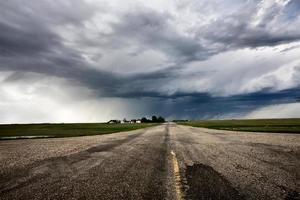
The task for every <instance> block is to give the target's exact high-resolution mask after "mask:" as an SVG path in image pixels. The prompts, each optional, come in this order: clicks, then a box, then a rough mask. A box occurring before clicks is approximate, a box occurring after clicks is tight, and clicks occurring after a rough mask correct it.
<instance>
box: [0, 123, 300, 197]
mask: <svg viewBox="0 0 300 200" xmlns="http://www.w3.org/2000/svg"><path fill="white" fill-rule="evenodd" d="M299 167H300V135H297V134H275V133H274V134H273V133H244V132H243V133H241V132H228V131H218V130H209V129H202V128H193V127H187V126H179V125H176V124H172V123H170V124H164V125H161V126H157V127H151V128H146V129H140V130H135V131H130V132H123V133H116V134H110V135H102V136H88V137H76V138H55V139H34V140H31V139H28V140H14V141H0V199H1V200H2V199H300V197H299V188H300V176H299V175H300V170H299Z"/></svg>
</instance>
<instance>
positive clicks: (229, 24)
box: [199, 0, 300, 49]
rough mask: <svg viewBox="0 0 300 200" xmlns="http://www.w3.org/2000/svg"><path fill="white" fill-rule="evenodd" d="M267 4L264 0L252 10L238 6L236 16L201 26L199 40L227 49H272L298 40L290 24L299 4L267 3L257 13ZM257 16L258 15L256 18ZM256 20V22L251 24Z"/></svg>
mask: <svg viewBox="0 0 300 200" xmlns="http://www.w3.org/2000/svg"><path fill="white" fill-rule="evenodd" d="M249 2H251V1H249ZM249 2H248V3H249ZM267 4H268V1H261V2H260V4H256V6H255V7H253V9H247V7H242V8H241V10H240V12H238V13H234V14H232V15H228V16H225V17H223V18H220V19H217V20H215V21H213V22H212V23H210V24H208V25H206V26H204V27H202V28H201V29H200V30H199V37H204V38H206V39H207V40H208V41H210V42H211V43H212V44H215V43H218V44H222V45H224V46H225V47H226V48H227V49H230V48H244V47H250V48H255V47H262V46H276V45H279V44H285V43H290V42H293V41H299V40H300V32H299V30H295V29H294V25H293V22H295V21H296V20H297V18H298V17H299V15H300V14H299V13H300V9H299V8H300V3H299V1H298V0H291V1H289V3H288V4H287V5H286V6H283V5H280V4H279V3H277V4H276V3H274V2H273V4H271V2H269V4H270V6H269V7H268V8H265V10H262V11H261V12H262V13H260V9H263V8H262V6H263V5H267ZM246 5H248V4H246ZM258 13H260V15H261V16H257V15H258ZM256 17H257V18H258V19H256V21H255V20H254V21H253V19H255V18H256ZM283 27H284V28H283Z"/></svg>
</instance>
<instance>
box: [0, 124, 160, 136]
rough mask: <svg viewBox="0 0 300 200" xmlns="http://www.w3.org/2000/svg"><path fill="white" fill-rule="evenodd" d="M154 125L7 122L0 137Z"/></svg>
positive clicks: (76, 133) (111, 130)
mask: <svg viewBox="0 0 300 200" xmlns="http://www.w3.org/2000/svg"><path fill="white" fill-rule="evenodd" d="M155 125H158V124H155V123H142V124H107V123H74V124H7V125H0V138H4V137H19V136H47V137H74V136H86V135H102V134H109V133H115V132H122V131H131V130H136V129H141V128H146V127H151V126H155Z"/></svg>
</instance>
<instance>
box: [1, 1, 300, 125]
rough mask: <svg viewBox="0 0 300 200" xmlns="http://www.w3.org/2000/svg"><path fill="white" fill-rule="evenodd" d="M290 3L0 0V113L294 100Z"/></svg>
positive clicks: (212, 108)
mask: <svg viewBox="0 0 300 200" xmlns="http://www.w3.org/2000/svg"><path fill="white" fill-rule="evenodd" d="M299 11H300V2H299V1H297V0H276V1H265V0H250V1H244V2H241V1H237V0H226V1H222V2H219V1H214V0H213V1H211V0H202V1H193V0H184V1H171V0H165V1H159V0H155V1H151V2H143V1H133V0H126V1H122V2H120V1H116V0H111V1H106V0H72V1H71V0H64V1H50V0H42V1H40V0H30V1H26V3H24V2H23V1H21V0H11V1H3V2H0V29H1V31H0V73H1V75H0V82H1V87H0V91H1V92H2V95H1V96H0V97H1V99H0V111H1V113H2V114H1V115H2V116H1V118H0V120H1V121H0V122H1V123H13V122H35V121H43V122H44V121H46V122H47V121H72V120H73V121H74V120H75V121H103V120H107V119H109V118H112V117H120V118H121V117H126V116H127V117H140V116H143V115H152V114H161V115H165V117H168V118H170V119H171V118H190V119H193V118H226V117H229V118H230V117H245V116H254V115H250V114H249V113H253V112H255V110H258V109H259V110H260V111H259V113H261V112H263V110H264V109H263V108H264V107H268V106H273V105H283V104H289V103H296V102H297V99H298V98H299V96H300V94H299V90H300V89H299V88H300V81H299V80H300V59H299V55H300V48H299V46H300V30H299V28H297V27H300V12H299ZM41 88H43V89H41ZM91 102H93V103H92V104H93V105H94V107H93V109H90V111H86V110H89V109H85V108H89V105H91ZM42 104H43V106H39V105H42ZM50 104H51V105H53V108H52V110H53V109H55V108H56V109H57V110H62V109H63V110H64V111H62V112H61V113H60V112H59V111H57V112H56V114H55V115H56V116H57V115H60V114H61V116H65V117H60V118H57V119H55V116H54V114H51V113H50V112H51V110H49V109H48V108H47V106H44V105H50ZM66 104H68V105H70V106H69V107H68V106H66ZM115 104H117V105H118V106H115ZM72 105H73V106H72ZM76 105H80V106H79V107H80V110H78V109H76V107H77V106H76ZM28 106H30V109H27V107H28ZM79 107H78V108H79ZM116 107H118V109H117V110H116ZM25 108H26V109H25ZM10 110H13V112H11V111H10ZM75 110H77V113H82V117H80V118H72V117H70V116H71V114H68V115H63V114H62V113H63V112H65V113H66V112H67V113H73V112H75ZM82 110H85V111H84V112H82ZM95 110H99V113H98V114H91V113H92V112H94V111H95ZM103 110H107V112H102V111H103ZM71 111H72V112H71ZM12 113H13V114H12ZM26 113H27V114H26ZM101 113H102V114H101ZM268 113H270V111H269V110H268ZM285 114H286V113H285ZM26 115H28V116H26ZM88 115H93V117H92V118H89V117H87V116H88ZM24 116H26V117H24ZM30 116H32V117H30ZM36 116H39V117H36ZM40 116H42V117H40ZM293 116H294V114H293ZM270 117H272V116H270ZM37 119H41V120H37Z"/></svg>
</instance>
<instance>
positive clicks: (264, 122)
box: [178, 119, 300, 133]
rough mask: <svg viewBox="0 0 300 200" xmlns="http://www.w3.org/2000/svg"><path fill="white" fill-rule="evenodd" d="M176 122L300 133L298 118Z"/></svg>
mask: <svg viewBox="0 0 300 200" xmlns="http://www.w3.org/2000/svg"><path fill="white" fill-rule="evenodd" d="M178 124H181V125H188V126H194V127H204V128H211V129H220V130H233V131H248V132H273V133H300V119H251V120H209V121H188V122H178Z"/></svg>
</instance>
